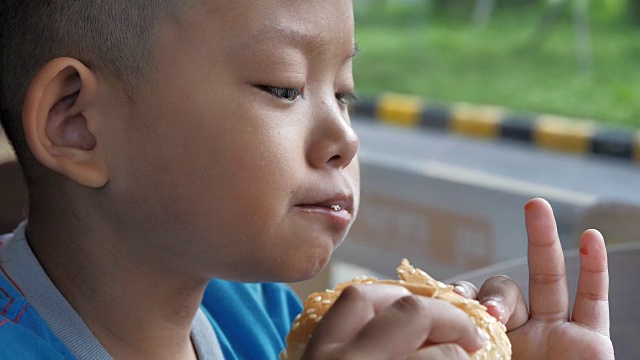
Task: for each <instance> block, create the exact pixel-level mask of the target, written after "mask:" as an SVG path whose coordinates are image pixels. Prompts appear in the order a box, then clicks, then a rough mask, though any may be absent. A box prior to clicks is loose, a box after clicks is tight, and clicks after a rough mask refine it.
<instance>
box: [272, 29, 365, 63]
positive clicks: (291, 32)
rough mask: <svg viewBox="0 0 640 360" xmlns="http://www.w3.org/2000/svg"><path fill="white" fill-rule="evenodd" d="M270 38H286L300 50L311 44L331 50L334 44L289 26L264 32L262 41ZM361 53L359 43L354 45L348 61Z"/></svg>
mask: <svg viewBox="0 0 640 360" xmlns="http://www.w3.org/2000/svg"><path fill="white" fill-rule="evenodd" d="M269 38H275V39H283V38H284V39H287V41H288V42H289V43H291V44H292V45H294V46H296V47H299V48H306V47H309V45H310V44H315V45H317V46H319V47H320V48H321V49H323V50H325V49H327V48H329V47H330V46H331V43H332V42H331V41H330V40H329V39H326V38H323V36H322V34H309V33H305V32H302V31H300V30H298V29H293V28H290V27H287V26H277V27H273V28H270V29H268V30H266V31H265V32H263V35H262V39H269ZM359 53H360V48H359V46H358V44H357V43H354V44H353V49H352V51H351V54H349V56H348V57H347V60H349V59H352V58H354V57H355V56H357V55H358V54H359Z"/></svg>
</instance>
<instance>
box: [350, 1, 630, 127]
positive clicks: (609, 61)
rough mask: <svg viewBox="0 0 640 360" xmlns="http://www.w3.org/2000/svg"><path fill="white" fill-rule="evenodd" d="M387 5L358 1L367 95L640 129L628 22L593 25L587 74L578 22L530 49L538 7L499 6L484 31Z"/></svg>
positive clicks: (414, 8)
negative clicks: (576, 37) (578, 53)
mask: <svg viewBox="0 0 640 360" xmlns="http://www.w3.org/2000/svg"><path fill="white" fill-rule="evenodd" d="M388 3H389V5H377V6H376V5H372V6H366V7H365V6H363V5H362V4H360V5H358V4H357V3H356V5H357V6H356V40H357V42H358V44H359V47H360V48H361V50H362V51H361V54H360V55H359V56H358V58H357V59H356V61H355V65H354V66H355V67H354V74H355V77H356V83H357V87H358V91H359V92H360V94H361V95H365V96H366V95H374V94H378V93H380V92H387V91H392V92H400V93H406V94H416V95H420V96H423V97H425V98H426V99H429V100H432V101H435V102H440V103H453V102H461V101H462V102H469V103H475V104H492V105H500V106H505V107H508V108H511V109H513V110H515V111H521V112H534V113H553V114H559V115H566V116H570V117H576V118H588V119H595V120H598V121H601V122H602V123H604V124H607V125H613V126H617V125H622V126H626V127H633V128H640V61H639V60H640V31H639V30H637V29H633V28H630V27H626V26H623V25H621V24H620V23H621V21H618V22H615V21H611V20H610V19H609V20H607V21H605V20H602V19H596V20H595V21H593V22H592V24H591V25H592V29H591V35H592V46H593V67H592V70H591V71H590V72H584V71H581V69H580V67H579V66H578V61H577V58H576V55H575V40H574V31H573V24H572V22H571V21H568V20H565V21H563V22H560V23H558V24H557V26H556V27H554V28H553V30H552V31H550V32H549V33H548V37H547V38H545V39H544V41H543V42H541V46H539V47H537V48H536V47H535V46H533V45H532V44H531V42H530V40H531V38H532V33H533V32H534V29H535V28H536V25H537V24H538V21H539V19H540V17H541V14H542V13H541V10H540V9H539V8H536V7H519V8H517V7H511V8H508V9H503V8H499V9H498V10H497V11H496V12H495V13H494V16H493V18H492V20H491V22H490V23H489V24H488V25H487V26H486V27H485V28H482V29H480V28H477V27H475V26H473V24H471V22H470V21H469V17H468V16H466V15H465V16H464V17H463V16H460V14H455V15H445V16H443V15H440V16H433V15H432V16H429V14H428V11H427V9H425V8H424V6H423V5H420V4H421V3H420V2H414V3H409V4H408V5H398V3H393V2H388ZM394 4H395V5H394ZM405 4H406V3H405ZM412 4H417V5H412Z"/></svg>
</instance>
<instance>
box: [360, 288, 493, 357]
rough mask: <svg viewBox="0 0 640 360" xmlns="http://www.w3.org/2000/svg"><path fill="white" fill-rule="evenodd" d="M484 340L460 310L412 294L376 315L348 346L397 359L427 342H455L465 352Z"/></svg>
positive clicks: (485, 339) (474, 348)
mask: <svg viewBox="0 0 640 360" xmlns="http://www.w3.org/2000/svg"><path fill="white" fill-rule="evenodd" d="M486 341H487V338H486V337H484V336H483V335H482V333H481V332H480V330H479V329H478V327H477V326H476V325H475V324H474V323H473V322H472V321H471V319H470V318H469V317H468V316H467V315H466V314H465V313H464V312H463V311H462V310H460V309H458V308H456V307H455V306H453V305H451V304H450V303H448V302H445V301H442V300H437V299H432V298H427V297H422V296H417V295H411V296H405V297H403V298H401V299H399V300H397V301H396V302H394V303H393V304H392V305H391V306H389V307H388V308H386V309H385V310H384V311H382V312H381V313H380V314H378V315H377V316H375V317H374V318H373V319H372V320H371V321H370V322H369V323H368V324H367V325H366V326H365V327H364V328H363V329H362V331H361V332H360V333H359V334H358V336H357V337H356V338H355V339H354V340H353V341H352V343H351V344H350V345H349V346H351V347H353V348H355V349H368V351H369V354H372V355H373V354H375V356H376V357H379V358H383V359H397V358H400V357H402V356H406V355H407V354H410V353H411V352H413V351H415V350H417V349H419V348H421V347H423V346H424V344H425V343H427V342H428V343H430V344H441V343H456V344H458V345H460V346H461V347H462V348H464V349H465V350H467V351H476V350H478V349H480V348H481V347H482V346H483V344H484V343H485V342H486ZM362 358H363V359H364V358H369V357H368V356H363V357H362Z"/></svg>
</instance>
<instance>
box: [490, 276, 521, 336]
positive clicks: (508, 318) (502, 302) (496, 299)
mask: <svg viewBox="0 0 640 360" xmlns="http://www.w3.org/2000/svg"><path fill="white" fill-rule="evenodd" d="M478 301H480V303H481V304H482V305H484V306H486V307H487V312H488V313H489V314H491V315H492V316H493V317H495V318H496V319H498V321H500V322H501V323H503V324H505V325H506V327H507V330H508V331H511V330H515V329H517V328H519V327H520V326H522V325H524V324H525V323H526V322H527V320H529V309H527V303H526V301H525V300H524V296H523V295H522V291H521V290H520V287H518V284H517V283H516V282H515V281H513V280H512V279H511V278H509V277H508V276H503V275H498V276H494V277H492V278H490V279H488V280H487V281H485V283H484V284H482V287H480V291H479V293H478Z"/></svg>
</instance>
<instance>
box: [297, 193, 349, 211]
mask: <svg viewBox="0 0 640 360" xmlns="http://www.w3.org/2000/svg"><path fill="white" fill-rule="evenodd" d="M296 206H297V207H299V208H301V209H305V208H319V209H326V210H331V211H335V212H340V211H346V212H347V213H349V214H352V213H353V197H351V196H348V195H336V196H332V197H330V198H327V199H326V200H322V201H318V202H308V203H303V204H298V205H296Z"/></svg>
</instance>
